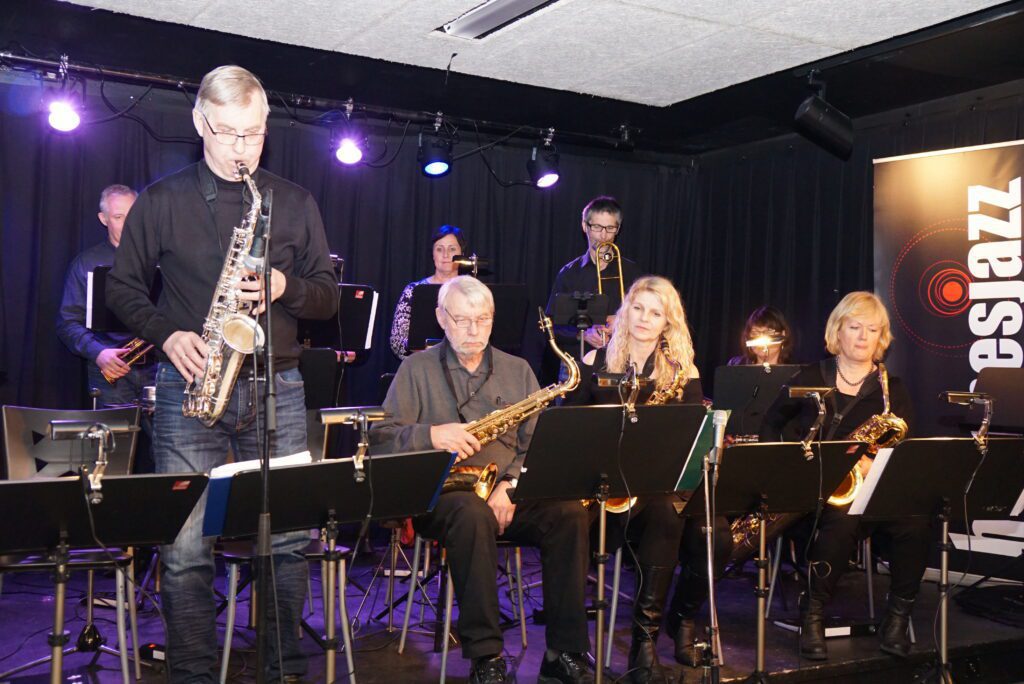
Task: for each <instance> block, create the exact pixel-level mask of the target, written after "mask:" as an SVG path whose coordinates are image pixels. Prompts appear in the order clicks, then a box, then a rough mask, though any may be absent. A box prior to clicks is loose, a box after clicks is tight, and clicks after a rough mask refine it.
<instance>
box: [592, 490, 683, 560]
mask: <svg viewBox="0 0 1024 684" xmlns="http://www.w3.org/2000/svg"><path fill="white" fill-rule="evenodd" d="M678 503H679V498H678V497H676V496H675V495H673V494H665V495H663V496H644V497H640V498H638V499H637V502H636V504H635V505H634V506H633V508H632V509H630V511H629V512H628V513H610V514H608V526H607V535H606V539H605V548H606V550H607V552H608V553H610V554H612V553H615V552H616V551H618V550H619V548H621V547H622V545H623V542H624V541H625V538H626V536H628V537H629V539H630V540H631V541H633V542H634V544H635V546H636V550H637V561H638V562H639V563H640V565H642V566H646V567H651V566H662V567H670V568H674V567H675V565H676V556H677V555H678V553H679V551H678V550H679V540H680V539H681V538H682V536H683V524H684V522H685V521H684V519H683V518H682V517H680V515H679V513H677V512H676V506H675V505H676V504H678ZM591 510H592V511H594V514H595V515H594V517H595V518H596V513H597V506H591ZM596 527H597V525H596V520H595V525H594V528H595V530H596ZM592 534H596V533H595V532H592ZM593 547H594V549H597V538H596V536H595V537H594V538H593Z"/></svg>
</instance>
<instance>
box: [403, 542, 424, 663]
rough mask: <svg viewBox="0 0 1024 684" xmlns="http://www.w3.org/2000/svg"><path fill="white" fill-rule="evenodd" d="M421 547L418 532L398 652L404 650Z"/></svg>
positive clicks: (414, 545)
mask: <svg viewBox="0 0 1024 684" xmlns="http://www.w3.org/2000/svg"><path fill="white" fill-rule="evenodd" d="M422 547H423V538H422V537H420V536H419V535H418V534H417V535H416V541H415V542H413V547H412V548H413V550H412V574H411V575H410V576H409V598H408V599H407V600H406V603H405V615H403V616H402V636H401V637H400V638H399V640H398V652H399V653H400V654H401V653H404V652H405V638H406V637H407V636H408V635H409V616H410V615H412V609H413V600H414V599H415V596H416V585H417V582H418V578H417V576H416V575H417V572H418V570H419V567H420V551H421V549H422Z"/></svg>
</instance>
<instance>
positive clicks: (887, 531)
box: [760, 292, 931, 660]
mask: <svg viewBox="0 0 1024 684" xmlns="http://www.w3.org/2000/svg"><path fill="white" fill-rule="evenodd" d="M891 342H892V331H891V330H890V327H889V314H888V312H887V311H886V310H885V306H884V305H883V304H882V302H881V300H879V299H878V297H876V296H875V295H874V294H872V293H870V292H851V293H850V294H848V295H846V296H845V297H844V298H843V300H842V301H841V302H839V304H838V305H837V306H836V308H835V309H833V310H832V313H831V315H830V316H829V318H828V322H827V323H826V324H825V346H826V348H827V349H828V351H829V353H830V354H833V357H832V358H828V359H824V360H822V361H820V362H818V363H813V364H809V365H807V366H804V367H803V368H802V369H801V370H800V372H798V373H797V374H796V376H795V377H793V379H792V380H790V383H789V384H790V385H792V386H813V387H834V388H835V389H836V391H834V392H832V393H831V394H829V395H827V397H826V399H825V403H826V408H827V414H826V416H825V423H824V427H823V428H822V436H821V437H822V439H824V440H841V439H845V438H846V437H847V436H848V435H849V434H850V433H852V432H853V431H854V430H856V429H857V428H858V427H859V426H860V425H861V424H863V423H864V422H865V421H867V420H868V419H869V418H870V417H871V416H873V415H877V414H880V413H882V411H883V396H882V386H881V384H880V374H879V373H878V363H879V362H880V361H881V360H882V358H883V357H884V356H885V350H886V349H887V348H888V347H889V344H890V343H891ZM889 398H890V410H891V411H892V413H894V414H895V415H897V416H899V417H900V418H903V419H904V420H905V421H906V422H907V425H908V426H910V427H911V428H912V427H913V409H912V407H911V404H910V396H909V394H908V393H907V389H906V386H905V385H904V384H903V383H902V382H901V381H900V379H899V378H896V377H893V376H891V375H890V376H889ZM817 414H818V411H817V408H816V407H815V406H814V405H813V402H808V401H804V400H796V399H789V398H788V396H787V394H786V392H785V390H784V389H783V391H782V392H780V393H779V396H778V398H777V399H776V400H775V403H774V404H772V406H771V408H770V409H769V410H768V412H767V413H766V414H765V419H764V422H763V423H762V426H761V435H760V437H761V441H762V442H771V441H778V440H779V439H780V438H781V439H784V440H785V441H797V440H800V439H803V438H804V437H805V436H806V434H807V432H808V431H809V429H810V427H811V425H812V424H813V423H814V419H815V418H816V417H817ZM871 463H872V461H871V459H870V458H869V457H867V456H865V457H863V458H861V460H860V462H858V464H857V468H859V469H860V471H861V474H863V475H867V473H868V470H869V469H870V468H871ZM848 509H849V506H845V507H836V506H831V505H826V506H825V507H824V510H823V511H822V514H821V519H820V520H819V522H818V532H817V536H816V537H815V539H814V541H813V542H812V544H811V548H810V552H809V561H808V562H809V563H810V566H811V567H810V570H811V571H810V573H809V574H810V577H811V579H810V591H809V595H804V596H802V597H801V599H800V615H801V621H802V628H801V632H800V653H801V654H802V655H803V656H804V657H805V658H808V659H810V660H824V659H826V658H828V650H827V648H826V646H825V630H824V625H823V622H822V621H823V616H824V607H825V604H826V603H828V601H829V600H830V599H831V598H832V596H833V595H834V593H835V590H836V587H837V586H838V584H839V578H840V577H841V576H842V574H843V571H844V570H845V569H846V566H847V563H848V562H849V559H850V556H851V555H852V553H853V551H854V548H855V546H856V544H857V541H858V540H859V539H862V538H864V537H866V536H868V535H870V534H873V533H874V532H876V531H878V532H880V533H882V534H884V535H886V536H887V537H888V539H889V541H890V554H889V555H890V559H889V560H890V570H891V573H892V583H891V585H890V587H889V602H888V610H887V612H886V616H885V619H884V620H883V621H882V625H881V628H880V630H879V637H880V639H881V645H880V647H881V649H882V651H884V652H886V653H890V654H892V655H896V656H900V657H906V656H907V654H908V653H909V652H910V639H909V637H908V635H907V626H908V624H909V620H910V611H911V609H912V608H913V605H914V599H915V598H916V597H917V591H918V589H919V587H920V586H921V578H922V577H923V575H924V569H925V564H926V562H927V556H928V546H929V539H930V538H931V536H930V533H929V531H928V522H927V521H920V520H919V519H909V520H893V521H885V522H879V523H863V522H861V520H860V516H851V515H848V514H847V511H848Z"/></svg>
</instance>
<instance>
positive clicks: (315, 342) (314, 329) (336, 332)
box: [297, 283, 380, 353]
mask: <svg viewBox="0 0 1024 684" xmlns="http://www.w3.org/2000/svg"><path fill="white" fill-rule="evenodd" d="M379 299H380V296H379V294H378V293H377V291H376V290H375V289H373V288H372V287H370V286H369V285H356V284H352V283H338V313H337V315H335V316H332V317H331V318H329V319H327V320H322V321H315V320H308V319H304V318H303V319H299V323H298V327H297V338H298V341H299V344H300V345H302V346H303V347H330V348H331V349H334V350H336V351H341V352H356V353H359V352H366V351H368V350H369V349H370V348H371V347H372V343H373V329H374V325H375V324H376V321H377V309H378V302H379Z"/></svg>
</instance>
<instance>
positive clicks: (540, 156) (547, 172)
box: [526, 145, 559, 188]
mask: <svg viewBox="0 0 1024 684" xmlns="http://www.w3.org/2000/svg"><path fill="white" fill-rule="evenodd" d="M526 170H527V171H528V172H529V174H530V180H531V181H532V182H533V184H534V185H536V186H537V187H538V188H550V187H551V186H552V185H554V184H555V183H557V182H558V178H559V174H558V152H555V150H554V149H553V148H551V147H550V146H548V145H545V146H544V147H543V148H541V150H540V152H539V153H538V151H537V148H536V147H534V148H533V154H532V155H531V157H530V160H529V161H528V162H526Z"/></svg>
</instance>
